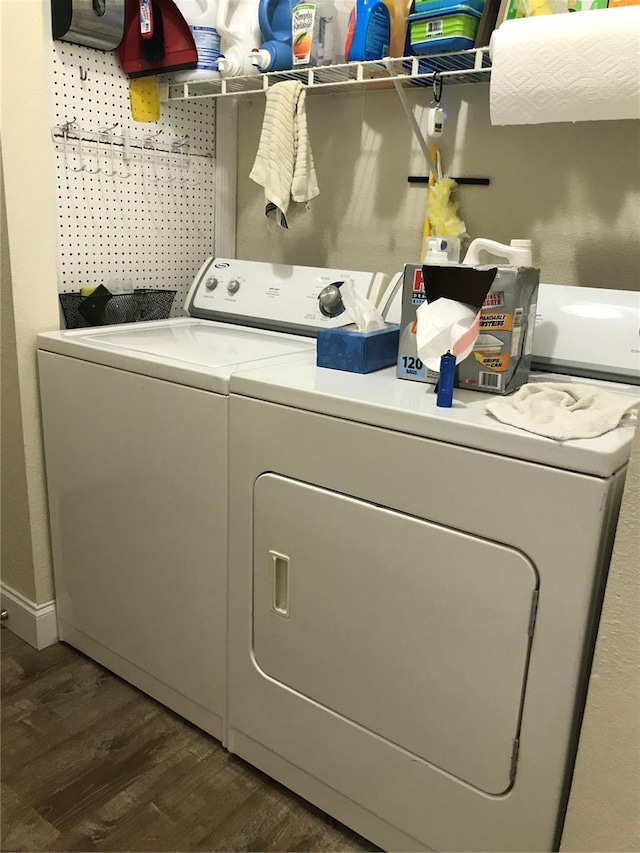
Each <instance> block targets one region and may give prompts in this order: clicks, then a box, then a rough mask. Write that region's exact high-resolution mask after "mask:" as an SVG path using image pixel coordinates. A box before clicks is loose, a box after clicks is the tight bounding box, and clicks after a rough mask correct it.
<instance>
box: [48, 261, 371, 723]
mask: <svg viewBox="0 0 640 853" xmlns="http://www.w3.org/2000/svg"><path fill="white" fill-rule="evenodd" d="M346 276H348V277H350V278H351V279H352V280H353V281H354V283H355V284H356V286H358V287H359V288H360V289H361V290H362V291H363V292H365V293H367V292H368V291H369V289H370V288H371V287H372V286H373V285H374V284H376V285H377V282H378V279H379V277H378V276H376V275H373V274H371V273H358V272H353V271H344V270H328V269H316V268H308V267H286V266H273V265H271V264H261V263H253V262H246V261H237V260H229V259H221V258H217V259H215V258H210V259H208V260H207V262H206V263H205V264H204V266H203V267H202V269H201V270H200V272H199V273H198V276H197V278H196V280H195V282H194V284H193V287H192V288H191V291H190V293H189V296H188V298H187V302H186V310H187V312H188V313H189V314H190V315H191V317H190V318H179V319H175V320H165V321H158V322H150V323H140V324H131V325H122V326H111V327H98V328H91V329H80V330H74V331H68V332H57V333H49V334H42V335H40V336H39V338H38V367H39V373H40V388H41V399H42V416H43V427H44V443H45V453H46V466H47V482H48V492H49V510H50V524H51V537H52V547H53V561H54V573H55V590H56V608H57V618H58V631H59V636H60V639H62V640H64V641H65V642H67V643H70V644H71V645H73V646H75V647H76V648H78V649H80V650H81V651H83V652H84V653H85V654H87V655H89V656H90V657H92V658H94V659H95V660H97V661H98V662H99V663H101V664H103V665H104V666H106V667H108V668H109V669H111V670H113V671H114V672H116V673H117V674H118V675H120V676H122V677H123V678H126V679H127V680H128V681H130V682H131V683H132V684H135V685H136V686H137V687H139V688H140V689H141V690H144V691H145V692H147V693H149V694H150V695H151V696H154V697H155V698H156V699H158V700H159V701H161V702H163V703H164V704H166V705H167V706H168V707H170V708H172V709H173V710H174V711H176V712H177V713H179V714H181V715H182V716H184V717H186V718H187V719H189V720H191V721H192V722H193V723H195V724H197V725H198V726H200V727H202V728H203V729H205V730H206V731H208V732H210V733H211V734H213V735H214V736H215V737H217V738H221V739H223V738H224V725H225V718H226V670H227V659H226V655H227V640H226V632H227V613H226V610H227V504H228V494H227V477H228V463H227V441H228V427H227V420H228V393H229V378H230V376H231V374H232V372H233V371H234V370H235V369H237V368H238V366H240V365H244V366H250V365H254V366H255V365H257V364H264V363H266V362H267V361H270V362H274V363H282V362H283V361H291V360H295V359H296V358H298V357H300V356H301V355H303V354H304V352H305V351H311V352H313V351H314V345H315V342H314V340H313V336H314V334H315V333H316V330H317V328H319V327H322V326H325V325H329V326H331V325H341V324H344V323H346V322H348V320H347V319H346V317H344V316H342V317H337V318H335V319H329V318H328V317H325V316H323V315H322V314H321V313H320V312H319V310H318V293H319V292H320V291H321V290H322V289H323V288H324V287H326V286H327V285H328V284H330V283H332V282H335V281H339V280H341V279H344V278H345V277H346ZM285 332H296V333H297V334H290V333H285Z"/></svg>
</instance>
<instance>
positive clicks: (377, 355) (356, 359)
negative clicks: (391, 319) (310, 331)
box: [316, 325, 400, 373]
mask: <svg viewBox="0 0 640 853" xmlns="http://www.w3.org/2000/svg"><path fill="white" fill-rule="evenodd" d="M399 343H400V326H398V325H389V326H387V327H386V328H385V329H378V330H376V331H375V332H359V331H358V330H357V329H356V328H355V326H345V327H344V328H341V329H319V330H318V350H317V360H316V364H317V365H318V367H330V368H332V369H333V370H349V371H351V373H372V372H373V371H374V370H382V369H383V368H384V367H390V366H391V365H392V364H395V363H396V361H397V360H398V345H399Z"/></svg>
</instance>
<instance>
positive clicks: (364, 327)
mask: <svg viewBox="0 0 640 853" xmlns="http://www.w3.org/2000/svg"><path fill="white" fill-rule="evenodd" d="M340 295H341V296H342V301H343V303H344V308H345V311H346V312H347V314H348V315H349V318H350V319H351V320H352V321H353V322H354V323H355V324H356V326H357V327H358V331H359V332H375V331H376V330H377V329H384V328H385V326H386V323H385V321H384V319H383V318H382V315H381V314H380V312H379V311H378V310H377V309H376V308H375V307H374V305H373V304H372V303H371V302H369V300H368V299H367V298H366V297H364V296H363V295H362V294H361V293H360V292H359V291H358V290H356V288H355V286H354V284H353V282H352V281H350V280H348V281H345V282H344V284H342V285H341V286H340Z"/></svg>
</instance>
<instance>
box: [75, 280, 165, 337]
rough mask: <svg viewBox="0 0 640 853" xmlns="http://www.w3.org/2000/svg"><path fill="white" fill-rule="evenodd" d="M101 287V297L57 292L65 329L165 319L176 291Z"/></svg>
mask: <svg viewBox="0 0 640 853" xmlns="http://www.w3.org/2000/svg"><path fill="white" fill-rule="evenodd" d="M102 290H103V292H104V293H105V294H106V296H104V297H102V300H100V297H99V296H98V297H96V296H95V295H94V294H92V295H91V296H83V295H82V294H80V293H60V294H59V297H60V305H61V306H62V313H63V314H64V320H65V325H66V327H67V329H82V328H87V327H89V326H111V325H114V324H116V323H141V322H145V321H148V320H166V319H167V318H168V317H169V313H170V312H171V306H172V305H173V300H174V297H175V295H176V292H177V291H175V290H151V289H149V290H142V289H141V290H135V291H134V292H133V293H119V294H115V295H112V294H109V293H108V291H106V290H105V289H104V288H102ZM96 293H97V291H96ZM87 308H90V309H91V310H87Z"/></svg>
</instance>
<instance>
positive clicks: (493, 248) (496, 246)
mask: <svg viewBox="0 0 640 853" xmlns="http://www.w3.org/2000/svg"><path fill="white" fill-rule="evenodd" d="M482 251H484V252H488V254H490V255H493V256H494V257H495V258H504V259H505V260H506V261H507V263H508V264H511V265H512V266H514V267H531V266H533V261H532V257H531V240H512V241H511V243H510V244H509V245H508V246H507V245H505V244H504V243H497V242H496V241H495V240H485V239H484V238H483V237H479V238H478V239H477V240H473V241H472V242H471V245H470V246H469V248H468V249H467V254H466V255H465V256H464V261H463V262H462V263H463V264H464V265H465V266H467V267H475V266H477V264H479V263H480V252H482Z"/></svg>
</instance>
